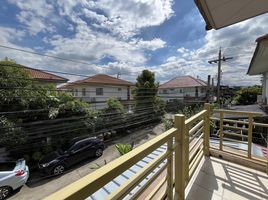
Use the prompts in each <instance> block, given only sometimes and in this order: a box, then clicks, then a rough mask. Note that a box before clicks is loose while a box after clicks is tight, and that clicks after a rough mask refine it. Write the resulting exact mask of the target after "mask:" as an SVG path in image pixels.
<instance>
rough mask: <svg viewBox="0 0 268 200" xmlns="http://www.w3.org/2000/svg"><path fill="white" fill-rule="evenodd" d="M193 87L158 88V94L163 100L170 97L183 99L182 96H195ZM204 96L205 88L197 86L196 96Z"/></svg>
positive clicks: (167, 99)
mask: <svg viewBox="0 0 268 200" xmlns="http://www.w3.org/2000/svg"><path fill="white" fill-rule="evenodd" d="M195 90H196V89H195V87H191V88H170V89H159V91H158V95H159V97H161V98H162V99H163V100H165V101H169V100H171V99H183V98H184V97H186V96H188V97H195ZM205 96H206V88H205V87H198V97H205Z"/></svg>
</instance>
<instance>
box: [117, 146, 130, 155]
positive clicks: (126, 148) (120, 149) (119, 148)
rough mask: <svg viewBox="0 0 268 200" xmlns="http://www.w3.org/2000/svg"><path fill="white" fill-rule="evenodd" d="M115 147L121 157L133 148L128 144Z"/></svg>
mask: <svg viewBox="0 0 268 200" xmlns="http://www.w3.org/2000/svg"><path fill="white" fill-rule="evenodd" d="M115 147H116V149H117V151H118V152H119V153H120V155H121V156H122V155H125V154H126V153H128V152H130V151H132V149H133V146H132V145H130V144H116V145H115Z"/></svg>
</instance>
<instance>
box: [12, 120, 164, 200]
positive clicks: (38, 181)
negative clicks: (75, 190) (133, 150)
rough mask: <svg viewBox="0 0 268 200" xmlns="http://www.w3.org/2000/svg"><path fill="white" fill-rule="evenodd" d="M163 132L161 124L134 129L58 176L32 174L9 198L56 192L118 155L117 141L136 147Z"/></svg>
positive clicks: (26, 198) (34, 197) (30, 198)
mask: <svg viewBox="0 0 268 200" xmlns="http://www.w3.org/2000/svg"><path fill="white" fill-rule="evenodd" d="M162 132H163V125H162V124H160V125H156V126H152V127H149V128H145V129H143V130H139V131H134V132H132V133H131V134H129V135H127V136H123V137H120V138H118V139H116V140H114V141H112V142H110V143H109V144H108V146H107V148H106V149H105V150H104V152H103V155H102V157H100V158H98V159H91V160H87V161H85V162H83V163H80V164H78V165H76V166H73V167H72V168H71V169H69V170H68V171H66V173H65V174H63V175H61V176H58V177H40V176H39V174H37V173H36V174H32V175H31V176H30V177H31V178H30V179H29V181H28V182H27V184H26V185H25V186H23V187H22V188H21V189H20V190H17V191H15V192H14V194H13V195H12V196H11V197H10V198H9V199H16V200H17V199H18V200H38V199H43V198H44V197H46V196H48V195H50V194H52V193H54V192H56V191H57V190H59V189H61V188H63V187H65V186H67V185H69V184H70V183H72V182H74V181H76V180H78V179H80V178H82V177H83V176H85V175H87V174H89V173H91V172H93V171H95V170H96V169H97V168H98V167H99V166H103V165H104V164H105V162H107V163H108V162H110V161H112V160H114V159H116V158H118V157H119V156H120V155H119V153H118V151H117V150H116V148H115V144H117V143H131V142H132V141H134V142H135V146H134V147H137V146H139V145H141V144H143V143H145V142H146V141H148V140H150V139H152V138H154V137H155V136H157V135H159V134H161V133H162Z"/></svg>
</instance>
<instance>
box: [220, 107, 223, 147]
mask: <svg viewBox="0 0 268 200" xmlns="http://www.w3.org/2000/svg"><path fill="white" fill-rule="evenodd" d="M222 143H223V112H220V150H221V151H222V149H223V148H222Z"/></svg>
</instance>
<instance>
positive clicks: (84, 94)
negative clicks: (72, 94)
mask: <svg viewBox="0 0 268 200" xmlns="http://www.w3.org/2000/svg"><path fill="white" fill-rule="evenodd" d="M82 96H83V97H85V96H86V88H83V89H82Z"/></svg>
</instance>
